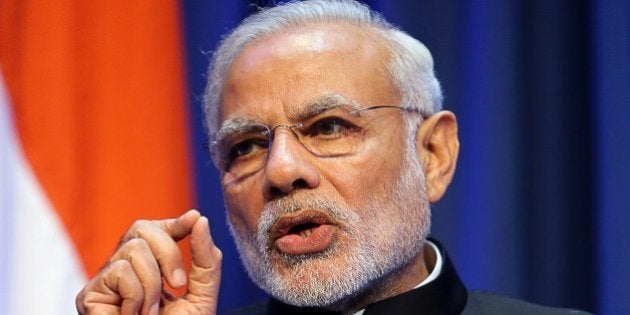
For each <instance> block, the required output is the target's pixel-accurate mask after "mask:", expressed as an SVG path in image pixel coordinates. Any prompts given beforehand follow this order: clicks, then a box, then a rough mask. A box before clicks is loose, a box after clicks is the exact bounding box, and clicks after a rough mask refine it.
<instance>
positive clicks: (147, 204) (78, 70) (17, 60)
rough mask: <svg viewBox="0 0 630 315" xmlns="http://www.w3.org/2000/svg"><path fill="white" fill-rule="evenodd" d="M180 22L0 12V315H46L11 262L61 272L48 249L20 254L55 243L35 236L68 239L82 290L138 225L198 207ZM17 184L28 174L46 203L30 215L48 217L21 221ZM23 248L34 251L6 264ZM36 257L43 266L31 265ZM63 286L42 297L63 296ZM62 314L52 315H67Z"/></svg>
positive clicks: (50, 10) (16, 2) (48, 7)
mask: <svg viewBox="0 0 630 315" xmlns="http://www.w3.org/2000/svg"><path fill="white" fill-rule="evenodd" d="M179 10H180V8H179V6H178V2H177V1H80V0H76V1H67V0H59V1H36V0H3V1H0V70H1V74H2V77H3V81H4V90H5V91H4V92H3V94H5V95H4V96H3V100H2V103H3V106H4V107H5V111H4V113H5V118H6V119H7V120H6V121H5V123H4V124H3V123H2V121H0V129H4V131H0V132H4V134H5V138H6V139H8V140H7V142H6V143H8V144H7V146H6V147H3V148H1V149H0V150H1V151H0V155H2V156H3V157H2V158H1V159H0V160H2V163H3V164H4V165H2V166H1V167H0V169H4V170H5V171H4V173H0V182H3V181H4V183H2V184H0V189H3V187H4V188H5V192H1V191H0V196H2V195H4V196H9V197H7V198H4V199H0V230H2V229H3V227H4V230H3V232H0V236H3V235H4V236H5V237H6V238H7V239H8V240H9V241H10V242H11V244H6V245H3V246H7V248H6V252H5V250H4V249H3V250H2V254H1V255H2V257H3V258H2V260H0V276H2V277H3V278H4V277H6V278H7V279H0V280H2V283H3V284H7V283H8V284H9V285H8V286H7V285H5V288H3V289H0V305H1V304H3V303H9V304H11V305H9V306H7V305H4V306H0V313H2V314H12V313H11V312H19V313H20V314H29V313H30V312H28V311H24V310H25V309H31V310H33V313H31V314H35V313H37V314H43V313H46V314H52V313H51V311H50V306H41V307H44V308H40V306H38V305H36V304H37V301H36V300H37V296H32V295H33V292H32V290H36V288H31V289H29V287H28V286H26V288H22V287H24V283H28V282H33V283H34V284H37V285H39V284H41V281H43V279H38V278H37V277H35V276H36V275H37V270H24V269H25V268H24V266H26V265H22V263H21V262H20V261H19V260H18V258H16V257H17V256H20V255H21V256H24V257H23V258H20V259H24V260H27V261H29V264H30V265H28V266H31V267H30V269H37V266H40V265H41V268H42V270H52V272H54V270H57V269H55V268H57V266H52V265H51V264H55V263H60V264H64V261H63V259H54V260H48V259H46V257H48V256H46V255H45V253H47V252H51V254H50V255H55V254H54V253H55V252H54V251H53V249H54V248H55V247H54V246H55V244H50V242H48V243H46V244H30V245H28V246H30V247H28V246H27V247H24V246H26V245H24V244H25V243H27V242H29V241H30V242H31V243H32V242H34V241H36V240H39V242H40V243H41V242H42V241H41V239H48V240H52V239H53V238H54V237H52V236H50V237H48V238H45V237H42V238H37V237H35V238H33V240H29V239H28V238H29V237H28V235H31V233H33V234H37V233H39V232H41V231H43V230H46V228H41V229H39V230H36V231H33V230H31V231H29V230H30V229H33V228H37V227H38V226H42V227H49V226H57V225H58V227H59V229H58V231H59V232H60V233H65V236H64V235H62V236H61V238H60V239H67V240H68V246H67V248H68V249H69V250H70V252H69V253H68V255H66V256H68V257H71V256H72V255H75V256H76V257H78V261H77V265H76V266H77V268H78V269H79V270H77V272H76V275H75V276H73V277H75V278H77V277H78V278H77V279H78V280H76V281H77V283H81V282H82V281H85V278H86V276H87V277H90V276H93V275H94V274H95V273H96V272H97V271H98V270H99V268H100V267H102V265H103V264H104V263H105V262H106V261H107V259H108V257H109V256H110V255H111V254H112V253H113V251H114V250H115V247H116V244H117V242H118V238H119V237H120V236H121V235H122V234H123V233H124V232H125V231H126V230H127V228H128V227H129V225H130V224H131V223H132V222H133V221H135V220H137V219H140V218H156V219H157V218H167V217H174V216H177V215H179V214H181V213H183V212H184V211H185V210H187V209H189V208H191V207H192V206H193V205H194V201H193V200H194V198H193V197H194V196H193V195H192V192H193V187H192V185H193V177H192V165H191V164H192V158H191V155H190V151H191V150H190V148H189V142H190V141H189V132H190V131H189V130H188V117H187V104H186V87H185V82H184V74H185V72H184V58H183V54H182V52H183V50H184V49H183V43H182V38H181V26H180V21H179V17H180V11H179ZM12 137H13V138H12ZM11 139H14V141H13V140H11ZM11 143H13V144H14V145H11ZM16 161H18V162H16ZM19 161H23V164H20V163H22V162H19ZM12 163H17V164H20V165H22V166H23V168H24V172H22V171H19V172H18V171H16V170H21V169H22V168H20V167H22V166H20V167H17V166H14V165H13V164H12ZM3 174H4V175H5V176H3ZM23 174H32V175H33V179H34V181H33V182H32V185H31V186H34V187H35V190H33V191H37V190H38V189H39V190H40V191H41V192H42V196H41V197H42V202H41V205H39V206H36V205H30V206H28V208H29V209H30V210H32V209H31V208H38V207H41V208H42V209H41V211H43V212H34V214H32V216H33V217H28V218H22V219H19V218H21V216H22V217H23V216H25V213H26V212H25V211H24V209H16V207H17V206H16V205H20V204H21V203H20V202H19V200H17V201H16V199H18V198H17V197H16V196H21V197H20V198H26V199H29V198H31V197H29V196H34V195H35V194H36V193H33V192H32V191H31V190H28V189H27V188H24V189H23V190H20V191H22V192H24V191H27V192H29V193H17V192H15V191H12V192H10V193H7V192H6V187H13V188H15V189H22V188H19V187H23V186H24V187H29V185H30V184H24V183H28V181H23V180H21V179H20V178H23V177H24V176H26V175H23ZM9 175H11V176H9ZM21 176H22V177H21ZM3 177H4V178H3ZM27 177H28V176H27ZM18 182H19V183H21V184H18ZM16 187H17V188H16ZM13 188H12V189H13ZM31 188H32V187H31ZM32 200H39V199H37V198H36V197H32ZM32 200H27V201H26V202H27V203H28V202H32ZM22 204H23V203H22ZM23 207H24V206H22V208H23ZM46 208H48V209H46ZM30 210H29V211H30ZM38 211H39V210H38ZM47 212H52V213H47ZM37 213H40V214H39V215H38V214H37ZM42 220H43V222H39V221H42ZM47 220H50V222H47ZM52 230H54V229H52ZM50 233H53V232H50ZM55 233H56V232H55ZM5 234H6V235H5ZM53 234H54V233H53ZM24 235H27V236H24ZM0 242H5V240H0ZM20 248H33V250H32V253H20V254H19V255H18V254H15V255H12V254H11V253H12V252H11V250H15V251H17V250H19V249H20ZM38 248H40V249H39V250H40V251H39V252H38ZM35 252H37V254H39V256H40V258H41V259H43V261H37V262H33V261H30V260H32V259H31V258H29V257H35V256H30V255H34V254H35ZM57 253H58V252H57ZM9 256H10V257H9ZM42 256H43V257H42ZM61 258H63V257H61ZM38 260H39V259H38ZM70 265H71V264H70ZM21 267H22V268H21ZM62 267H65V268H66V269H67V265H66V266H59V267H58V268H62ZM59 270H61V269H59ZM19 274H23V275H22V276H18V275H19ZM49 274H50V273H49ZM29 275H32V276H33V277H35V278H29V277H31V276H29ZM24 277H26V278H24ZM38 277H40V278H41V277H44V278H45V275H44V276H38ZM68 277H70V276H68ZM44 281H45V280H44ZM56 281H57V282H64V283H65V282H72V281H65V280H63V279H60V280H56ZM64 283H52V284H47V285H51V286H55V285H56V286H57V287H46V288H43V289H45V290H43V289H42V288H39V289H42V291H43V292H45V291H48V292H55V291H58V290H62V291H63V290H67V288H66V287H64ZM33 286H35V285H33ZM18 287H19V289H20V290H30V292H18V291H20V290H18ZM72 290H74V289H72ZM21 294H24V295H26V296H27V297H28V296H29V294H30V300H29V299H26V300H22V299H21V298H20V295H21ZM74 294H76V292H70V293H68V295H69V296H72V297H73V296H74ZM63 299H64V301H60V302H58V303H61V304H64V305H66V304H67V305H68V307H70V308H72V309H73V304H74V301H73V300H69V301H66V300H65V298H63ZM24 303H31V304H33V305H24ZM63 307H64V306H59V310H60V311H59V314H62V313H63V314H68V313H69V312H70V311H72V310H70V311H68V310H67V309H64V308H63ZM3 310H4V311H3ZM20 310H21V311H20ZM5 311H6V312H5ZM39 311H42V312H39ZM16 314H17V313H16Z"/></svg>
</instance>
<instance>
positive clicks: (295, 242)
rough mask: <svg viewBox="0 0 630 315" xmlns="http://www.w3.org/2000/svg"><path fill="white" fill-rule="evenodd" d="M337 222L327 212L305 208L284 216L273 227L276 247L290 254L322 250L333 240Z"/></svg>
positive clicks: (273, 240) (272, 231) (273, 239)
mask: <svg viewBox="0 0 630 315" xmlns="http://www.w3.org/2000/svg"><path fill="white" fill-rule="evenodd" d="M335 230H336V224H335V223H334V222H333V221H332V220H331V219H330V218H329V217H328V215H326V214H325V213H323V212H321V211H317V210H304V211H300V212H299V213H297V214H295V215H291V216H284V217H282V218H280V219H279V220H278V221H276V222H275V223H274V225H273V226H272V228H271V235H272V242H273V244H274V247H275V248H276V249H277V250H279V251H281V252H283V253H285V254H289V255H299V254H308V253H315V252H320V251H323V250H325V249H327V248H328V247H329V246H330V245H331V244H332V242H333V238H334V234H335Z"/></svg>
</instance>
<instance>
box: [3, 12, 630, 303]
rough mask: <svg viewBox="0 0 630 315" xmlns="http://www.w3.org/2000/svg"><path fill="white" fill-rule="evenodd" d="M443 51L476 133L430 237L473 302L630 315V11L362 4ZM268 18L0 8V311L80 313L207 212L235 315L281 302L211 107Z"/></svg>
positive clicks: (447, 74) (466, 133)
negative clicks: (209, 97) (489, 299)
mask: <svg viewBox="0 0 630 315" xmlns="http://www.w3.org/2000/svg"><path fill="white" fill-rule="evenodd" d="M365 3H367V4H368V5H370V6H371V7H372V8H374V9H375V10H377V11H379V12H381V13H382V14H383V15H384V16H385V17H386V18H387V19H388V20H389V21H390V22H392V23H394V24H396V25H398V26H400V27H401V28H402V29H404V30H406V31H407V32H408V33H410V34H411V35H412V36H414V37H416V38H418V39H420V40H421V41H422V42H423V43H424V44H425V45H426V46H427V47H428V48H429V49H430V50H431V51H432V53H433V56H434V59H435V69H436V72H437V76H438V78H439V79H440V81H441V83H442V87H443V90H444V93H445V103H444V106H445V108H446V109H448V110H451V111H453V112H455V114H456V115H457V117H458V121H459V126H460V131H459V134H460V141H461V152H460V160H459V163H458V171H457V173H456V175H455V178H454V181H453V183H452V185H451V187H450V189H449V192H448V193H447V196H446V197H445V198H444V199H443V200H442V201H441V202H440V203H438V204H436V205H434V206H433V207H432V210H433V228H432V235H433V236H434V237H436V238H438V239H439V240H441V241H442V243H443V244H444V245H445V247H446V249H447V250H448V252H449V254H450V256H451V258H452V260H453V261H454V264H455V266H456V267H457V269H458V271H459V273H460V276H461V277H462V278H463V280H464V282H465V284H466V286H467V287H468V288H469V289H480V290H485V291H492V292H497V293H500V294H504V295H509V296H513V297H516V298H521V299H525V300H528V301H532V302H536V303H541V304H547V305H553V306H564V307H577V308H581V309H585V310H588V311H592V312H596V313H598V314H625V313H630V299H628V297H629V296H630V268H628V267H627V266H630V229H628V226H630V211H629V210H630V163H628V160H629V158H630V122H629V121H630V92H629V90H630V3H629V2H628V1H627V0H608V1H597V0H590V1H588V0H577V1H575V0H554V1H547V0H510V1H505V0H486V1H473V0H461V1H419V0H417V1H416V0H413V1H412V0H372V1H365ZM270 4H271V1H246V0H240V1H201V0H191V1H185V2H184V1H182V2H167V1H131V2H129V1H120V2H100V1H94V2H87V1H67V0H64V1H54V2H44V1H34V0H25V1H18V0H3V1H1V2H0V70H1V75H2V81H1V85H0V105H1V106H0V283H2V286H0V313H1V314H68V313H71V312H73V307H74V306H73V304H74V302H73V300H74V295H75V294H76V292H77V291H78V290H79V289H80V288H81V287H82V286H83V284H84V282H85V281H86V279H87V278H89V277H91V276H93V275H94V274H95V273H96V272H97V271H98V270H99V268H101V266H102V265H103V264H104V263H105V262H106V261H107V259H108V257H109V256H110V255H111V253H113V251H114V249H115V246H116V243H117V242H118V239H119V237H120V236H121V235H122V233H124V231H125V230H126V229H127V228H128V227H129V225H130V224H131V223H132V222H133V221H135V220H137V219H140V218H150V219H158V218H166V217H173V216H177V215H179V214H180V213H183V212H184V211H185V210H187V209H189V208H197V209H200V211H201V212H202V213H203V214H205V215H207V216H208V217H209V218H210V221H211V229H212V234H213V238H214V240H215V242H216V243H217V244H218V246H219V247H220V248H221V249H222V250H223V253H224V265H223V279H222V284H221V286H222V289H221V296H220V304H219V312H220V313H222V312H224V311H226V310H228V309H233V308H235V307H238V306H242V305H246V304H249V303H251V302H253V301H257V300H260V299H264V298H265V295H264V293H262V292H261V291H259V290H258V289H256V288H255V286H254V285H253V284H252V283H251V281H250V280H249V279H248V278H247V276H246V274H245V273H244V271H243V268H242V265H241V263H240V261H239V258H238V254H237V253H236V251H235V249H234V245H233V242H232V240H231V236H230V235H229V232H228V229H227V227H226V224H225V216H224V210H223V203H222V199H221V190H220V187H219V185H218V173H217V171H216V170H215V169H214V167H213V166H212V164H211V162H210V159H209V156H208V154H207V153H206V152H205V151H204V149H203V148H202V144H203V143H204V142H205V141H206V140H207V138H206V135H205V133H204V128H203V123H202V111H201V98H202V95H203V90H204V85H205V83H206V79H205V72H206V68H207V66H208V61H209V58H210V56H211V52H212V51H213V49H214V48H215V47H216V45H217V42H218V40H219V39H220V38H221V35H222V34H224V33H225V32H227V31H229V30H230V29H232V28H233V27H234V26H236V25H237V23H238V22H239V21H240V20H241V19H242V18H244V17H246V16H247V15H249V14H251V13H253V12H256V11H257V10H258V9H257V8H258V7H265V6H268V5H270Z"/></svg>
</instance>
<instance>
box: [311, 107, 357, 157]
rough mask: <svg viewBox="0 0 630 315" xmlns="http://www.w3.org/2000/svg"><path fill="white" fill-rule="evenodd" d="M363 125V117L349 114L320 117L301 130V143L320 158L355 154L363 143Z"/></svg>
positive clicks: (331, 114) (336, 113)
mask: <svg viewBox="0 0 630 315" xmlns="http://www.w3.org/2000/svg"><path fill="white" fill-rule="evenodd" d="M362 125H363V122H362V119H361V117H358V116H356V115H352V114H350V113H348V112H342V111H337V112H335V113H327V114H326V115H319V116H317V117H315V118H313V119H310V120H309V121H307V122H306V123H304V124H303V126H302V127H301V128H300V129H299V133H300V135H301V136H300V141H301V142H302V144H303V145H304V146H305V147H306V148H307V149H308V150H309V151H311V152H312V153H313V154H315V155H317V156H320V157H335V156H343V155H348V154H353V153H354V152H356V151H357V149H358V147H359V146H360V144H361V143H362V141H363V134H364V133H363V130H364V128H363V127H364V126H362Z"/></svg>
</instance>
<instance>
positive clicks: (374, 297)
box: [327, 245, 436, 314]
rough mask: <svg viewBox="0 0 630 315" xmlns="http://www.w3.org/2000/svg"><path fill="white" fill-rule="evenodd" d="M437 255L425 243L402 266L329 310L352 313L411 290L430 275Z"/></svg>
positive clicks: (333, 305) (331, 306)
mask: <svg viewBox="0 0 630 315" xmlns="http://www.w3.org/2000/svg"><path fill="white" fill-rule="evenodd" d="M435 260H436V256H435V253H434V252H433V249H432V248H431V246H428V245H425V246H423V248H422V249H421V250H420V251H419V252H418V254H417V255H416V256H415V257H414V258H413V259H411V260H410V261H409V262H408V263H407V264H405V265H403V266H402V267H401V268H399V269H396V270H394V271H392V272H390V273H389V274H387V275H385V276H384V277H382V278H379V279H377V280H374V281H373V282H371V283H370V284H369V285H368V286H367V287H366V289H365V290H363V291H362V292H360V293H358V294H356V295H352V296H350V297H348V298H346V299H343V300H341V301H338V302H336V303H333V304H331V305H330V306H328V307H327V309H329V310H333V311H337V312H342V313H344V314H352V313H354V312H357V311H359V310H361V309H364V308H365V307H366V306H367V305H369V304H371V303H374V302H378V301H381V300H384V299H387V298H389V297H392V296H396V295H398V294H401V293H404V292H407V291H410V290H412V289H414V288H415V287H416V286H417V285H418V284H420V283H421V282H422V281H423V280H424V279H425V278H427V277H428V276H429V273H430V270H432V269H433V267H434V266H435Z"/></svg>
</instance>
